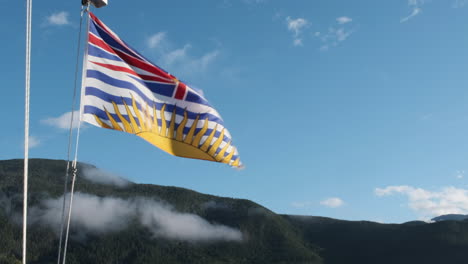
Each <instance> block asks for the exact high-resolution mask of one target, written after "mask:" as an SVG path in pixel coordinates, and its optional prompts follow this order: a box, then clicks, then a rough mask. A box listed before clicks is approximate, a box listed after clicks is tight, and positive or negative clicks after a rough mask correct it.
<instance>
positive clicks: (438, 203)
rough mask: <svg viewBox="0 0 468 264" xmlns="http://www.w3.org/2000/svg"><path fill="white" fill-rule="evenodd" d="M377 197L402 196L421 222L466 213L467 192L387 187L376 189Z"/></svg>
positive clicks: (449, 189) (467, 203)
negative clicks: (446, 215) (445, 215)
mask: <svg viewBox="0 0 468 264" xmlns="http://www.w3.org/2000/svg"><path fill="white" fill-rule="evenodd" d="M375 194H376V195H377V196H380V197H382V196H390V195H394V194H402V195H405V196H406V197H407V198H408V204H407V205H408V207H409V208H410V209H411V210H413V211H414V212H416V213H417V214H418V215H419V217H420V218H421V219H423V220H429V219H431V218H433V217H435V216H439V215H444V214H467V213H468V190H465V189H459V188H455V187H452V186H450V187H444V188H442V189H441V190H440V191H435V192H434V191H428V190H424V189H422V188H415V187H412V186H407V185H401V186H387V187H385V188H376V189H375Z"/></svg>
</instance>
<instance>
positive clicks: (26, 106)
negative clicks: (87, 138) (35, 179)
mask: <svg viewBox="0 0 468 264" xmlns="http://www.w3.org/2000/svg"><path fill="white" fill-rule="evenodd" d="M31 18H32V0H26V76H25V104H24V110H25V111H24V182H23V184H24V186H23V264H26V237H27V236H26V235H27V224H28V221H27V220H28V165H29V96H30V85H31Z"/></svg>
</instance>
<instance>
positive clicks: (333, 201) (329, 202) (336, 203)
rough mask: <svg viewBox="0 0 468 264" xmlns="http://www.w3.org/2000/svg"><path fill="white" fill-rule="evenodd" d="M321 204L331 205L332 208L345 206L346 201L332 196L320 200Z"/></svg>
mask: <svg viewBox="0 0 468 264" xmlns="http://www.w3.org/2000/svg"><path fill="white" fill-rule="evenodd" d="M320 204H321V205H323V206H326V207H330V208H338V207H340V206H343V205H344V202H343V200H341V199H340V198H338V197H332V198H328V199H325V200H322V201H320Z"/></svg>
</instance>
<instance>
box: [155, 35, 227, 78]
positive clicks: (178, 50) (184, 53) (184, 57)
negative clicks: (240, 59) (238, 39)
mask: <svg viewBox="0 0 468 264" xmlns="http://www.w3.org/2000/svg"><path fill="white" fill-rule="evenodd" d="M146 44H147V47H148V48H149V49H151V50H152V51H154V52H155V53H156V56H157V57H158V61H160V65H161V66H163V68H167V69H176V70H177V72H175V73H176V74H196V73H200V72H203V71H206V70H207V69H208V67H209V66H210V65H211V64H212V63H213V62H214V61H215V60H216V58H217V57H218V56H219V55H220V51H219V50H218V49H214V50H211V51H208V52H206V53H204V54H202V55H200V56H194V55H192V54H191V52H190V51H191V50H192V45H191V44H190V43H187V44H185V45H183V46H182V47H175V45H174V44H172V43H171V41H170V40H169V38H168V36H167V33H165V32H158V33H156V34H154V35H152V36H150V37H149V38H148V39H147V41H146Z"/></svg>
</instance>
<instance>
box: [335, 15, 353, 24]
mask: <svg viewBox="0 0 468 264" xmlns="http://www.w3.org/2000/svg"><path fill="white" fill-rule="evenodd" d="M336 21H337V22H338V24H340V25H342V24H347V23H349V22H351V21H353V19H351V18H349V17H347V16H342V17H338V18H337V19H336Z"/></svg>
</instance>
